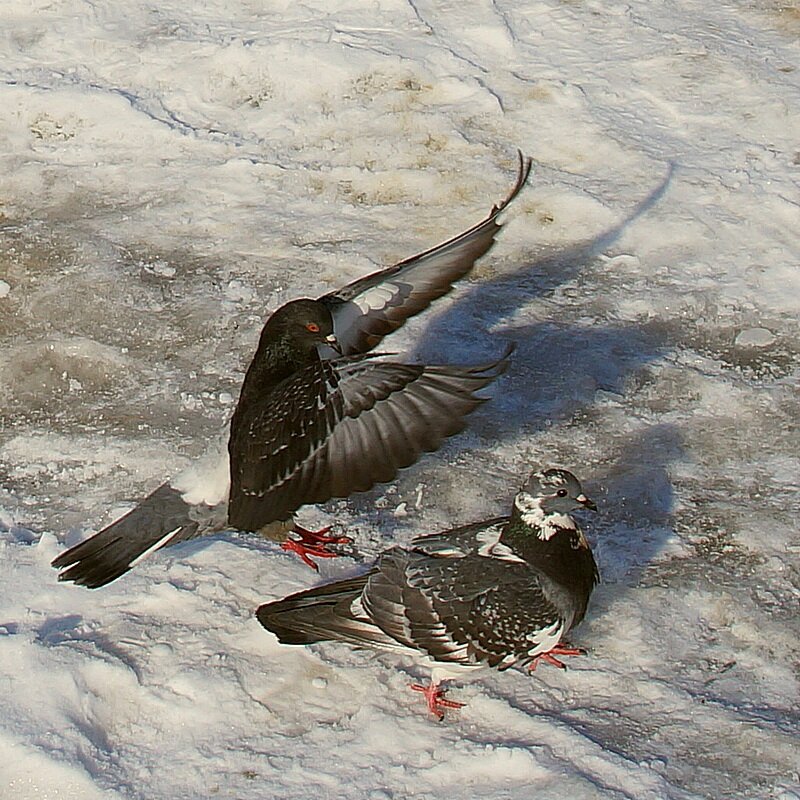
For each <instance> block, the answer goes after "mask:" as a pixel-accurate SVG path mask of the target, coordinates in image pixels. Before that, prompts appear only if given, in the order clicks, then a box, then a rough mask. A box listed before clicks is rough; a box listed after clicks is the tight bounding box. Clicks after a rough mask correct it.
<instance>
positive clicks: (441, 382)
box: [52, 152, 531, 588]
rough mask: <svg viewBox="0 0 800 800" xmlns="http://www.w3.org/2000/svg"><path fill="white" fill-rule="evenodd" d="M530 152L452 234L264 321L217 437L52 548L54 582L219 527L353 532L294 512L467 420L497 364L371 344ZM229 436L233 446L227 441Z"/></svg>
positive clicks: (444, 262) (320, 536) (431, 294)
mask: <svg viewBox="0 0 800 800" xmlns="http://www.w3.org/2000/svg"><path fill="white" fill-rule="evenodd" d="M530 169H531V160H530V159H529V158H526V157H525V156H523V154H522V152H519V169H518V174H517V180H516V182H515V184H514V186H513V187H512V189H511V191H510V192H509V193H508V195H507V196H506V198H505V199H504V200H503V201H502V202H500V203H498V204H496V205H494V206H493V207H492V209H491V211H490V212H489V214H488V216H487V217H486V218H485V219H484V220H482V221H481V222H479V223H478V224H476V225H474V226H473V227H471V228H469V229H468V230H466V231H464V232H463V233H461V234H459V235H458V236H456V237H454V238H452V239H449V240H448V241H446V242H444V243H442V244H440V245H438V246H436V247H434V248H432V249H430V250H426V251H425V252H423V253H420V254H418V255H416V256H413V257H411V258H408V259H405V260H404V261H401V262H399V263H397V264H395V265H393V266H391V267H388V268H386V269H383V270H379V271H377V272H374V273H372V274H370V275H367V276H365V277H362V278H359V279H357V280H355V281H353V282H351V283H348V284H347V285H346V286H344V287H342V288H341V289H338V290H336V291H333V292H330V293H328V294H325V295H323V296H321V297H319V298H317V299H308V298H303V299H299V300H293V301H290V302H288V303H286V304H285V305H283V306H281V307H280V308H279V309H278V310H277V311H275V312H274V313H273V314H272V315H271V316H270V317H269V319H268V320H267V321H266V323H265V325H264V327H263V329H262V331H261V336H260V340H259V343H258V348H257V350H256V353H255V355H254V357H253V360H252V362H251V363H250V366H249V367H248V369H247V372H246V374H245V378H244V382H243V384H242V388H241V391H240V395H239V399H238V403H237V405H236V408H235V410H234V413H233V416H232V418H231V421H230V428H229V433H228V431H227V430H226V431H225V432H224V433H223V434H222V436H221V438H220V442H219V443H218V444H217V446H215V447H212V448H210V451H209V453H208V454H207V456H206V457H205V458H204V459H202V460H201V461H199V462H198V463H197V464H195V465H193V466H192V467H190V468H189V470H187V471H186V472H185V473H183V474H181V475H179V476H177V477H176V478H175V479H173V480H172V481H169V482H167V483H164V484H162V485H161V486H159V487H158V488H157V489H156V490H155V491H154V492H153V493H152V494H150V495H149V496H148V497H147V498H146V499H145V500H144V501H143V502H141V503H140V504H139V505H137V506H136V507H135V508H134V509H133V510H132V511H130V512H129V513H128V514H126V515H125V516H123V517H121V518H120V519H118V520H116V521H115V522H112V523H111V524H110V525H108V526H107V527H105V528H104V529H103V530H101V531H99V532H98V533H96V534H95V535H93V536H92V537H90V538H89V539H86V540H85V541H83V542H80V543H79V544H77V545H75V546H74V547H72V548H70V549H69V550H67V551H65V552H64V553H62V554H61V555H59V556H58V557H57V558H56V559H54V560H53V562H52V565H53V566H54V567H55V568H56V569H59V570H62V571H61V572H60V574H59V580H62V581H73V582H74V583H76V584H78V585H82V586H86V587H88V588H97V587H100V586H104V585H106V584H108V583H110V582H111V581H113V580H116V579H117V578H119V577H120V576H121V575H123V574H125V573H126V572H127V571H128V570H130V569H131V568H132V567H133V566H134V565H135V564H137V563H138V562H139V561H140V560H141V559H143V558H144V557H145V556H147V555H149V554H150V553H151V552H153V551H155V550H158V549H160V548H162V547H166V546H170V545H175V544H177V543H179V542H183V541H186V540H187V539H192V538H195V537H198V536H202V535H205V534H208V533H213V532H217V531H221V530H225V529H235V530H241V531H247V532H257V533H260V534H262V535H265V536H269V537H275V536H278V537H285V536H287V534H289V536H288V538H286V540H285V541H284V543H283V545H282V546H283V547H284V548H285V549H287V550H291V551H294V552H296V553H297V554H298V555H299V556H300V557H301V558H302V559H303V561H304V562H305V563H306V564H308V565H309V566H311V567H312V568H315V569H316V568H317V565H316V563H315V562H314V561H313V560H312V559H311V558H310V556H312V555H313V556H315V557H318V558H329V557H334V556H336V555H338V554H339V553H338V552H337V551H336V550H331V549H330V548H329V545H339V544H345V543H348V542H350V539H349V538H348V537H346V536H327V535H326V534H327V532H328V530H329V529H327V528H326V529H323V530H321V531H309V530H306V529H305V528H302V527H300V526H299V525H297V524H295V523H294V517H293V514H294V512H295V511H296V510H297V509H299V508H300V507H301V506H304V505H306V504H310V503H323V502H325V501H326V500H328V499H330V498H334V497H337V498H341V497H347V496H349V495H350V494H352V493H353V492H363V491H366V490H368V489H370V488H371V487H372V486H374V485H375V484H377V483H385V482H387V481H391V480H392V479H393V478H394V477H395V476H396V474H397V472H398V470H400V469H403V468H405V467H409V466H411V465H412V464H413V463H414V462H415V461H417V459H418V458H419V457H420V456H421V454H422V453H424V452H431V451H433V450H436V449H437V448H438V447H439V446H440V445H441V443H442V441H443V440H444V439H445V438H446V437H449V436H452V435H454V434H456V433H458V432H459V431H460V430H462V429H463V428H464V425H465V417H466V416H467V415H468V414H469V413H470V412H471V411H473V410H474V409H475V408H476V407H477V406H478V405H479V404H480V403H482V402H483V398H481V397H480V396H478V395H477V394H476V392H478V391H479V390H481V389H482V388H484V387H485V386H487V385H488V384H489V383H490V382H491V381H493V380H494V379H496V378H497V377H498V376H499V375H500V374H502V373H503V371H504V370H505V368H506V366H507V363H508V356H509V355H510V352H511V350H512V349H513V346H511V347H509V348H507V349H506V351H505V353H503V355H501V356H500V357H499V358H498V359H496V360H495V361H493V362H491V363H488V364H482V365H473V366H429V365H420V364H403V363H396V362H394V361H391V360H386V358H385V356H384V357H379V356H378V355H377V354H374V353H371V352H370V351H371V350H372V349H373V348H374V347H376V346H377V345H378V344H379V343H380V342H381V340H382V339H383V338H384V337H385V336H386V335H387V334H389V333H391V332H392V331H394V330H396V329H397V328H399V327H400V326H401V325H402V324H403V323H404V322H405V321H406V320H407V319H408V318H409V317H412V316H414V315H415V314H417V313H419V312H420V311H422V310H424V309H425V308H427V307H428V305H430V303H431V302H433V301H434V300H436V299H437V298H439V297H441V296H443V295H445V294H447V293H448V292H449V291H450V290H451V289H452V287H453V284H454V283H455V282H456V281H457V280H459V279H460V278H462V277H464V276H465V275H466V274H467V273H468V272H469V271H470V270H471V269H472V267H473V265H474V264H475V261H476V260H477V259H478V258H480V257H481V256H482V255H484V254H485V253H486V252H487V251H488V250H489V248H490V247H491V246H492V244H493V243H494V239H495V236H496V235H497V233H498V231H499V230H500V227H501V226H500V223H498V221H497V217H498V215H499V214H500V212H501V211H503V210H504V209H505V208H506V207H507V206H508V204H509V203H511V202H512V200H513V199H514V198H515V197H516V196H517V195H518V194H519V192H520V190H521V189H522V187H523V186H524V185H525V183H526V181H527V179H528V176H529V174H530ZM226 443H227V446H226Z"/></svg>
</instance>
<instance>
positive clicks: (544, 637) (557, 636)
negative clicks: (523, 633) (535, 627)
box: [527, 620, 564, 656]
mask: <svg viewBox="0 0 800 800" xmlns="http://www.w3.org/2000/svg"><path fill="white" fill-rule="evenodd" d="M563 635H564V621H563V620H559V621H558V622H554V623H553V624H552V625H550V626H549V627H547V628H542V630H540V631H534V632H533V633H529V634H528V637H527V638H528V641H530V642H531V647H530V649H529V650H528V655H529V656H538V655H541V654H542V653H549V652H550V651H551V650H552V649H553V648H554V647H555V646H556V645H557V644H558V643H559V642H560V641H561V637H562V636H563Z"/></svg>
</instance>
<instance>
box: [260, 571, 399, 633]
mask: <svg viewBox="0 0 800 800" xmlns="http://www.w3.org/2000/svg"><path fill="white" fill-rule="evenodd" d="M371 574H372V573H367V574H366V575H360V576H358V577H356V578H349V579H348V580H344V581H337V582H336V583H331V584H328V585H326V586H318V587H316V588H314V589H307V590H306V591H303V592H297V594H293V595H290V596H289V597H286V598H284V599H283V600H276V601H275V602H272V603H265V604H264V605H262V606H260V607H259V609H258V611H256V617H258V621H259V622H260V623H261V625H263V627H265V628H266V629H267V630H268V631H271V632H272V633H274V634H275V635H276V636H277V637H278V641H280V642H281V644H313V643H315V642H324V641H329V640H337V641H343V642H349V643H350V644H353V645H356V646H361V647H380V648H389V649H394V648H397V647H399V645H398V643H397V642H396V641H395V640H394V639H392V638H390V637H389V636H387V635H386V634H385V633H384V632H383V631H382V630H381V629H380V628H378V627H377V626H376V625H375V624H374V623H373V622H370V621H369V619H367V618H366V616H361V615H357V614H356V613H355V612H354V610H353V607H354V601H357V600H358V598H359V597H360V596H361V593H362V591H363V590H364V586H365V585H366V583H367V580H369V577H370V575H371ZM356 605H357V604H356Z"/></svg>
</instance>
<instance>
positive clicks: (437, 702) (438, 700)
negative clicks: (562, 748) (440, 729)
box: [408, 683, 466, 722]
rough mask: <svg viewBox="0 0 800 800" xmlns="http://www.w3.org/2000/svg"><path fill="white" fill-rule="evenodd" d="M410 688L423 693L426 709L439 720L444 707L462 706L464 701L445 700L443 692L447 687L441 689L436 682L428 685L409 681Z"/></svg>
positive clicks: (442, 715)
mask: <svg viewBox="0 0 800 800" xmlns="http://www.w3.org/2000/svg"><path fill="white" fill-rule="evenodd" d="M408 685H409V686H410V687H411V690H412V691H414V692H422V694H424V695H425V701H426V702H427V704H428V711H430V712H431V714H433V716H434V717H436V718H437V719H438V720H439V722H441V721H442V720H443V719H444V709H445V708H463V707H464V706H465V705H466V703H457V702H456V701H455V700H446V699H445V696H444V693H445V692H446V691H447V689H442V687H441V686H438V685H437V684H434V683H432V684H430V686H423V685H422V684H420V683H409V684H408Z"/></svg>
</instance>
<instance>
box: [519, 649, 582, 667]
mask: <svg viewBox="0 0 800 800" xmlns="http://www.w3.org/2000/svg"><path fill="white" fill-rule="evenodd" d="M585 655H586V650H584V649H583V648H582V647H571V646H570V645H567V644H557V645H556V646H555V647H553V648H551V649H550V650H548V651H547V652H546V653H539V655H536V656H534V657H533V660H532V661H531V663H530V664H528V671H529V672H535V671H536V667H538V666H539V662H540V661H544V662H545V664H551V665H552V666H554V667H558V668H559V669H566V668H567V665H566V664H565V663H564V662H563V661H559V660H558V659H557V658H556V656H585Z"/></svg>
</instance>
